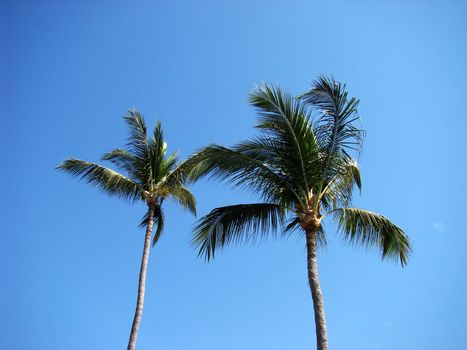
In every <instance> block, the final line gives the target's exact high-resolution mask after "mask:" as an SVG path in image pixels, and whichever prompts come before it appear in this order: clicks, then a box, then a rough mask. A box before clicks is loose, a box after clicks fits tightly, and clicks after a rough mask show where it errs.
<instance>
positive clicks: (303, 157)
mask: <svg viewBox="0 0 467 350" xmlns="http://www.w3.org/2000/svg"><path fill="white" fill-rule="evenodd" d="M249 99H250V103H251V104H252V105H253V106H254V107H255V108H256V110H257V111H258V114H259V117H258V122H257V124H256V126H255V127H256V128H258V129H259V131H260V134H259V135H258V136H257V137H255V138H253V139H252V140H247V141H243V142H240V143H238V144H237V145H235V146H233V147H231V148H226V147H222V146H219V145H210V146H208V147H206V148H204V149H202V150H201V151H200V152H198V153H197V154H195V155H194V156H193V157H192V159H191V160H190V161H191V162H192V163H193V169H192V173H191V177H192V179H195V180H196V179H198V178H200V177H202V176H205V175H210V176H211V177H212V178H216V179H219V180H229V181H231V182H233V183H234V184H235V185H236V186H239V187H243V188H244V187H246V188H249V189H251V190H252V191H253V192H254V193H259V195H260V197H261V198H262V199H263V202H262V203H256V204H241V205H233V206H226V207H221V208H216V209H214V210H213V211H211V213H209V214H208V215H206V216H204V217H203V218H201V219H200V220H199V222H198V224H197V226H196V227H195V235H194V243H195V244H196V245H198V247H199V249H200V250H199V253H200V254H201V255H204V256H205V257H206V258H207V259H210V258H212V257H213V256H214V254H215V251H216V249H217V248H219V247H222V246H224V245H225V244H227V243H230V242H232V241H243V240H245V241H246V240H249V239H251V238H254V237H255V236H257V235H261V234H266V233H268V232H269V231H270V230H269V229H270V228H272V229H273V231H274V230H276V229H277V228H278V227H279V226H281V225H284V232H288V231H291V230H294V229H297V228H302V229H303V230H305V231H306V230H307V229H312V230H315V231H316V233H317V239H318V241H319V242H321V243H325V241H326V236H325V234H324V230H323V226H322V219H323V218H324V217H326V216H331V217H333V218H334V219H336V220H337V222H338V225H339V229H340V230H341V231H342V233H343V234H344V237H345V238H347V239H348V240H349V241H351V242H356V243H361V244H364V245H376V246H377V247H379V248H381V251H382V255H383V257H386V256H392V257H397V258H398V259H399V260H400V262H401V264H402V265H405V264H406V262H407V255H408V253H409V251H410V244H409V241H408V238H407V236H406V235H405V234H404V232H403V231H402V230H401V229H400V228H399V227H397V226H396V225H394V224H393V223H391V222H390V221H389V220H388V219H387V218H385V217H384V216H382V215H378V214H375V213H373V212H370V211H366V210H363V209H357V208H351V200H352V191H353V188H354V187H355V186H356V187H358V188H359V189H361V179H360V170H359V167H358V164H357V161H356V160H355V159H354V158H353V157H352V156H351V153H354V154H357V155H358V153H359V152H360V150H361V146H362V141H363V134H364V132H363V130H361V129H359V128H357V127H356V126H355V123H356V122H357V120H358V114H357V106H358V102H359V101H358V100H357V99H356V98H349V97H348V92H347V91H346V86H345V85H344V84H341V83H339V82H337V81H335V80H334V79H333V78H328V77H323V76H322V77H319V78H318V79H317V80H316V81H315V83H314V86H313V87H312V88H311V89H310V91H308V92H307V93H305V94H303V95H301V96H300V97H298V98H294V97H293V96H291V95H290V94H289V93H286V92H284V91H282V90H281V89H280V88H279V87H275V86H270V85H268V84H265V85H263V86H259V87H257V88H256V89H255V90H254V91H253V92H252V93H251V94H250V98H249Z"/></svg>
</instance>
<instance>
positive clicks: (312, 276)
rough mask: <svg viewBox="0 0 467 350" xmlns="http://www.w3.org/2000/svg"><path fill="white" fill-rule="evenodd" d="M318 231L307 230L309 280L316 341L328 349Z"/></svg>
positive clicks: (318, 346)
mask: <svg viewBox="0 0 467 350" xmlns="http://www.w3.org/2000/svg"><path fill="white" fill-rule="evenodd" d="M316 243H317V241H316V232H314V231H312V230H307V231H306V248H307V260H308V282H309V283H310V290H311V297H312V298H313V309H314V312H315V326H316V342H317V349H318V350H328V335H327V330H326V317H325V316H324V302H323V294H322V293H321V287H320V283H319V276H318V259H317V257H318V255H317V244H316Z"/></svg>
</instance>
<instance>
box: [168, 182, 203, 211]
mask: <svg viewBox="0 0 467 350" xmlns="http://www.w3.org/2000/svg"><path fill="white" fill-rule="evenodd" d="M168 195H169V197H170V198H173V199H175V200H176V201H177V202H178V203H179V204H180V205H181V206H182V207H183V208H184V209H187V210H188V211H189V212H190V213H192V214H193V215H196V200H195V197H194V196H193V194H192V193H191V192H190V190H189V189H188V188H186V187H184V186H180V187H172V188H170V189H169V193H168Z"/></svg>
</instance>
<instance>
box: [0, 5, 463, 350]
mask: <svg viewBox="0 0 467 350" xmlns="http://www.w3.org/2000/svg"><path fill="white" fill-rule="evenodd" d="M0 14H1V21H0V23H1V24H0V26H1V34H0V40H1V42H2V44H1V46H2V49H1V50H0V60H1V64H0V74H1V76H2V79H0V84H1V85H0V89H1V94H0V107H1V109H2V117H1V120H2V126H1V128H0V143H1V149H2V164H3V167H2V178H3V180H2V182H1V184H2V192H1V193H2V201H0V206H1V207H0V210H1V213H2V220H1V222H0V225H1V226H0V230H1V238H2V244H1V245H0V274H1V281H2V283H1V285H2V286H1V287H0V294H1V295H0V310H2V311H1V312H0V349H9V350H26V349H27V350H29V349H35V350H46V349H47V350H50V349H67V350H68V349H69V350H74V349H91V350H92V349H123V348H125V346H126V342H127V339H128V335H129V331H130V326H131V321H132V317H133V312H134V306H135V301H136V292H137V279H138V270H139V264H140V257H141V253H142V245H143V234H144V233H143V231H142V230H140V229H138V227H137V226H138V223H139V220H140V217H141V216H142V215H143V213H144V206H143V205H129V204H127V203H125V202H120V201H118V200H116V199H109V198H107V197H106V196H105V195H103V194H101V193H100V192H99V191H97V190H96V189H94V188H91V187H90V186H88V185H85V184H84V183H79V182H78V181H77V180H76V179H73V178H71V177H69V176H67V175H65V174H63V173H59V172H57V171H56V170H54V167H55V166H56V165H57V163H59V162H60V161H62V160H63V159H64V158H66V157H68V156H75V157H79V158H83V159H86V160H90V161H98V160H99V157H100V156H101V155H102V154H103V153H104V152H106V151H108V150H110V149H112V148H115V147H119V146H123V145H124V143H125V139H126V136H127V133H126V126H125V124H124V123H123V120H122V119H121V117H122V116H123V115H124V114H125V111H126V109H127V108H129V107H137V108H138V109H140V110H141V111H142V112H143V114H144V115H145V117H146V120H147V123H148V124H149V125H150V127H151V128H152V127H153V125H154V123H155V120H156V119H159V120H161V121H162V123H163V126H164V129H165V134H166V138H167V141H168V144H169V151H173V150H179V151H180V154H181V156H182V157H186V156H188V155H189V154H190V153H191V152H193V151H194V150H196V149H198V148H200V147H201V146H203V145H206V144H207V143H210V142H217V143H221V144H225V145H230V144H232V143H234V142H236V141H239V140H241V139H245V138H248V137H250V136H252V135H253V134H254V130H253V129H252V125H253V124H254V121H255V113H254V111H253V110H252V108H251V107H250V106H249V105H248V103H247V93H248V92H249V91H250V90H251V89H252V88H253V87H254V85H255V84H256V83H261V82H263V81H269V82H276V83H280V85H281V86H282V87H284V88H286V89H288V90H290V91H292V92H293V93H300V92H303V91H304V90H306V89H307V88H308V87H309V86H310V83H311V82H312V80H313V79H314V78H315V77H316V76H317V75H318V74H320V73H328V74H331V73H332V74H334V75H335V77H336V78H337V79H338V80H341V81H344V82H346V83H347V84H348V87H349V89H350V91H351V94H352V95H354V96H357V97H359V98H360V99H361V105H360V114H361V115H362V117H363V126H364V128H365V129H366V130H367V137H366V143H365V147H364V153H363V155H362V157H361V159H360V161H361V167H362V174H363V192H362V195H361V196H359V195H356V198H355V205H357V206H360V207H364V208H367V209H371V210H374V211H377V212H380V213H384V214H385V215H387V216H388V217H389V218H391V219H392V220H393V221H394V222H396V223H397V224H398V225H400V226H401V227H403V228H404V229H405V230H406V232H407V233H408V234H409V235H410V237H411V239H412V243H413V248H414V252H413V254H412V256H411V260H410V262H409V265H408V266H407V267H406V268H404V269H402V268H400V267H399V266H397V265H396V264H395V263H393V262H391V261H388V262H381V259H380V256H379V253H378V252H376V251H372V250H365V249H362V248H353V247H350V246H348V245H347V244H345V243H343V242H342V241H341V239H340V238H339V236H338V235H336V234H335V230H334V227H333V226H332V225H328V226H327V227H328V234H329V245H328V247H327V248H326V249H324V250H323V251H321V253H320V256H319V267H320V276H321V282H322V289H323V292H324V298H325V307H326V313H327V320H328V331H329V338H330V346H331V349H334V350H338V349H345V350H357V349H358V350H361V349H379V350H392V349H400V350H404V349H410V350H418V349H419V350H422V349H423V350H439V349H464V348H467V334H466V332H465V330H466V329H467V317H466V314H467V302H466V295H467V280H466V272H465V271H466V267H467V264H466V258H465V253H464V252H465V249H466V246H467V235H466V233H467V232H466V228H465V227H466V226H465V221H464V220H465V217H466V214H467V211H466V209H467V208H466V204H465V198H466V195H467V191H466V186H465V179H466V178H467V164H466V155H465V151H466V146H467V142H466V139H465V136H466V131H467V123H466V112H467V79H466V76H467V65H466V62H467V2H465V1H437V2H434V1H420V2H416V1H342V2H336V1H327V2H324V1H319V2H318V1H237V2H222V1H196V2H195V1H176V2H175V1H174V2H170V3H169V2H168V1H167V2H166V1H164V2H163V1H146V2H140V1H138V2H136V1H126V2H121V1H90V2H86V1H80V2H71V1H56V2H45V1H34V2H25V1H9V2H8V1H6V2H5V1H2V2H1V4H0ZM193 192H194V193H195V195H196V196H197V198H198V208H199V213H200V214H201V215H202V214H205V213H207V212H208V211H209V210H210V209H211V208H213V207H215V206H218V205H226V204H232V203H238V202H248V201H254V200H255V198H254V196H251V197H248V196H247V195H245V194H244V193H238V192H236V191H234V190H232V189H231V188H229V186H222V185H219V184H212V183H208V182H206V181H202V182H200V183H198V184H196V185H195V186H193ZM166 218H167V224H166V230H165V235H164V236H163V238H162V239H161V241H160V244H158V246H157V247H156V248H155V249H153V250H152V252H151V254H152V255H151V257H150V266H149V273H148V284H147V294H146V303H145V309H144V315H143V320H142V324H141V328H140V333H139V338H138V349H139V350H145V349H164V350H179V349H180V350H185V349H203V350H218V349H223V350H230V349H244V350H249V349H255V350H256V349H265V350H276V349H277V350H279V349H281V350H282V349H294V350H302V349H310V348H314V341H315V340H314V323H313V314H312V305H311V297H310V292H309V289H308V287H307V278H306V263H305V245H304V241H303V239H302V238H300V237H298V235H297V236H295V237H291V238H290V239H275V240H274V239H269V240H267V241H266V242H263V243H262V244H257V245H254V246H238V247H230V248H229V249H226V250H224V251H223V252H222V253H221V254H219V255H218V257H217V259H216V260H215V261H214V262H213V263H210V264H205V263H204V262H203V261H200V260H198V259H196V251H195V250H194V249H193V248H192V247H191V246H190V245H189V240H190V232H191V228H192V225H193V222H194V218H193V217H190V216H189V214H187V213H186V212H184V211H183V210H181V209H179V208H178V207H176V206H173V205H168V206H167V207H166Z"/></svg>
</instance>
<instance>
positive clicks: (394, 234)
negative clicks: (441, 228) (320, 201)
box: [332, 208, 411, 266]
mask: <svg viewBox="0 0 467 350" xmlns="http://www.w3.org/2000/svg"><path fill="white" fill-rule="evenodd" d="M332 213H333V215H334V217H335V218H336V219H337V221H338V224H339V229H340V230H341V232H342V233H343V235H344V238H345V239H347V240H348V241H349V242H351V243H357V244H362V245H366V246H376V247H378V248H380V249H381V251H382V257H383V258H385V257H396V258H398V259H399V260H400V263H401V264H402V266H404V265H405V264H406V263H407V258H408V255H409V253H410V250H411V248H410V242H409V238H408V237H407V236H406V234H405V233H404V231H402V229H400V228H399V227H397V226H396V225H394V224H393V223H392V222H391V221H390V220H389V219H387V218H386V217H384V216H382V215H379V214H375V213H373V212H370V211H367V210H363V209H357V208H339V209H335V210H333V211H332Z"/></svg>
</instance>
